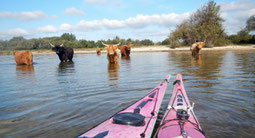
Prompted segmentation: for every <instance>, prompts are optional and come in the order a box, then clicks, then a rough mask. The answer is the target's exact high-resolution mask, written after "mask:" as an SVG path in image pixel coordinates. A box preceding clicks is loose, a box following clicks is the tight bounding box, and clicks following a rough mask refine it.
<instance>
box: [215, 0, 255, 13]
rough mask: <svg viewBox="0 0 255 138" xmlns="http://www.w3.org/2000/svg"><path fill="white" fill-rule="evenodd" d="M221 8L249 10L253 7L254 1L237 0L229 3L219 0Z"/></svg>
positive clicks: (225, 9)
mask: <svg viewBox="0 0 255 138" xmlns="http://www.w3.org/2000/svg"><path fill="white" fill-rule="evenodd" d="M219 4H220V5H221V10H222V11H223V12H230V11H237V10H249V9H252V8H254V7H255V3H254V2H253V1H250V0H239V1H234V2H231V3H226V2H219Z"/></svg>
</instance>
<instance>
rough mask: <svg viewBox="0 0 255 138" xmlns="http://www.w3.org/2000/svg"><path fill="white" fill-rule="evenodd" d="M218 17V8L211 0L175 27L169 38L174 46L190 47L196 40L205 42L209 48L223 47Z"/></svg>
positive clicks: (220, 21) (223, 36)
mask: <svg viewBox="0 0 255 138" xmlns="http://www.w3.org/2000/svg"><path fill="white" fill-rule="evenodd" d="M223 22H224V20H223V19H222V18H221V17H220V6H218V5H217V4H216V3H215V2H214V1H213V0H210V1H209V2H208V3H207V4H206V5H203V6H202V7H201V8H200V9H198V10H197V11H196V12H195V13H194V14H193V15H191V16H190V17H189V19H188V20H185V21H183V22H182V23H181V24H180V25H177V27H176V30H175V31H173V32H172V33H171V34H170V36H169V38H170V42H172V43H176V45H180V44H181V45H191V44H192V43H194V42H195V41H196V40H198V41H206V44H207V45H209V46H214V45H224V43H225V37H226V34H225V32H224V29H223V25H222V23H223Z"/></svg>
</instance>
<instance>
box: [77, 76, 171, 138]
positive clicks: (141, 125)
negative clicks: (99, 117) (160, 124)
mask: <svg viewBox="0 0 255 138" xmlns="http://www.w3.org/2000/svg"><path fill="white" fill-rule="evenodd" d="M169 79H170V75H168V76H167V77H166V78H165V79H164V81H163V82H162V83H160V84H159V85H158V86H157V87H155V88H154V89H153V90H152V91H151V92H149V93H148V94H147V95H146V96H145V97H143V98H141V99H140V100H138V101H137V102H135V103H134V104H132V105H131V106H129V107H127V108H125V109H123V110H122V111H120V112H118V113H116V114H114V115H113V116H112V117H110V118H109V119H107V120H106V121H104V122H102V123H100V124H99V125H97V126H95V127H94V128H92V129H90V130H89V131H87V132H85V133H84V134H82V135H81V136H79V137H78V138H144V137H146V138H150V137H151V135H152V131H153V128H154V125H155V123H156V119H157V116H158V112H159V108H160V105H161V103H162V100H163V97H164V94H165V91H166V87H167V83H168V81H169Z"/></svg>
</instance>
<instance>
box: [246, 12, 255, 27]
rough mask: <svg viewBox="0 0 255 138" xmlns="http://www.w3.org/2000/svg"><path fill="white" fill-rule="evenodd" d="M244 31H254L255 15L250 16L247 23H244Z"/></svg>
mask: <svg viewBox="0 0 255 138" xmlns="http://www.w3.org/2000/svg"><path fill="white" fill-rule="evenodd" d="M246 29H247V30H248V31H255V15H253V16H251V17H250V18H249V19H248V20H247V21H246Z"/></svg>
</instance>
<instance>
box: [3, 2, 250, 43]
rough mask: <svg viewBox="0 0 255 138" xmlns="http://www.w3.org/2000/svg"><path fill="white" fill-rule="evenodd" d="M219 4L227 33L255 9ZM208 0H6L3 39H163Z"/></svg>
mask: <svg viewBox="0 0 255 138" xmlns="http://www.w3.org/2000/svg"><path fill="white" fill-rule="evenodd" d="M214 1H215V2H216V3H217V4H218V5H220V6H221V12H220V15H221V17H222V18H224V19H225V22H224V23H223V27H224V29H225V32H226V33H227V34H235V33H237V32H238V31H240V30H241V29H242V28H244V27H245V25H246V20H247V19H248V18H249V17H250V16H252V15H255V0H214ZM206 3H208V0H4V1H1V4H0V40H9V39H11V38H12V37H15V36H23V37H24V38H27V39H30V38H42V37H51V36H61V34H63V33H72V34H74V35H75V36H76V38H77V39H78V40H79V39H85V40H94V41H97V40H107V39H113V38H115V37H116V36H118V37H119V38H121V39H128V38H131V39H133V40H137V39H138V40H143V39H150V40H152V41H154V42H159V41H163V40H164V39H166V38H167V37H168V35H169V34H170V32H171V31H174V29H175V27H176V25H178V24H180V23H182V21H183V20H185V19H188V18H189V16H190V15H191V14H192V13H194V12H195V11H196V10H197V9H199V8H200V7H201V6H202V5H204V4H206Z"/></svg>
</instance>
